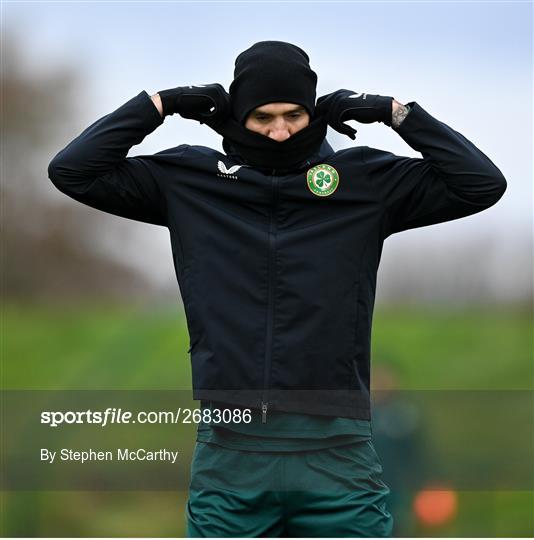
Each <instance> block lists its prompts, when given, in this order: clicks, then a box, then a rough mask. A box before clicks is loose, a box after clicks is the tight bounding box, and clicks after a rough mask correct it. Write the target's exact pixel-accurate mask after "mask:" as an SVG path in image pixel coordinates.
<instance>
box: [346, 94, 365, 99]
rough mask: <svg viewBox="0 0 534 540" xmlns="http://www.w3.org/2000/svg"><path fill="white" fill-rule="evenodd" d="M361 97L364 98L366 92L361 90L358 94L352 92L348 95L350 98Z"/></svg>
mask: <svg viewBox="0 0 534 540" xmlns="http://www.w3.org/2000/svg"><path fill="white" fill-rule="evenodd" d="M362 96H363V98H362V99H366V98H367V94H364V93H363V92H360V93H359V94H352V96H349V97H350V98H359V97H362Z"/></svg>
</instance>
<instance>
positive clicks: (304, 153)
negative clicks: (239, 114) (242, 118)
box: [206, 116, 327, 170]
mask: <svg viewBox="0 0 534 540" xmlns="http://www.w3.org/2000/svg"><path fill="white" fill-rule="evenodd" d="M206 124H207V125H209V121H208V122H206ZM210 127H211V128H212V129H213V130H215V131H216V132H217V133H219V135H222V136H223V148H224V150H225V152H227V153H228V151H229V149H230V148H232V149H234V150H235V151H236V152H237V153H238V154H239V155H240V156H241V157H242V158H243V160H244V161H245V162H246V163H247V164H248V165H251V166H253V167H259V168H262V169H280V170H285V169H292V168H294V167H298V166H299V165H301V164H302V163H304V162H305V161H306V159H308V158H309V157H311V156H312V155H313V154H314V153H316V152H317V151H318V150H319V147H320V146H321V144H322V142H323V141H324V139H325V137H326V129H327V120H326V118H325V117H324V116H318V117H316V118H315V119H314V120H313V121H312V122H310V124H309V125H308V126H307V127H305V128H303V129H301V130H300V131H298V132H297V133H295V134H294V135H292V136H291V137H289V139H286V140H285V141H282V142H278V141H275V140H273V139H270V138H269V137H266V136H265V135H261V134H259V133H256V132H254V131H251V130H250V129H247V128H246V127H245V126H242V125H241V124H239V123H238V122H236V121H235V120H234V119H233V118H232V117H228V118H226V119H225V121H224V122H223V123H222V124H219V125H212V126H210Z"/></svg>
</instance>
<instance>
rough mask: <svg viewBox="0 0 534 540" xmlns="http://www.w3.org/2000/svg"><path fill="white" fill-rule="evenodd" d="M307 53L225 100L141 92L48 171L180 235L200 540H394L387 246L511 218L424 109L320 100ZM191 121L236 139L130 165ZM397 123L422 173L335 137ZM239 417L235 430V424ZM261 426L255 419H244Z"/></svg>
mask: <svg viewBox="0 0 534 540" xmlns="http://www.w3.org/2000/svg"><path fill="white" fill-rule="evenodd" d="M316 82H317V76H316V74H315V72H314V71H313V70H312V69H311V68H310V65H309V58H308V56H307V55H306V53H305V52H304V51H303V50H302V49H300V48H299V47H296V46H294V45H291V44H288V43H284V42H277V41H266V42H260V43H256V44H255V45H253V46H252V47H250V48H249V49H247V50H246V51H244V52H243V53H241V54H240V55H239V56H238V58H237V60H236V64H235V71H234V80H233V82H232V84H231V86H230V92H229V95H228V94H226V92H225V91H224V89H223V88H222V87H221V86H220V85H218V84H213V85H204V86H196V87H195V86H193V87H178V88H174V89H169V90H164V91H161V92H158V93H157V94H155V95H153V96H151V97H149V95H148V94H147V93H146V92H144V91H143V92H141V93H140V94H139V95H138V96H136V97H134V98H132V99H131V100H130V101H128V102H127V103H125V104H124V105H123V106H122V107H120V108H119V109H117V110H116V111H114V112H112V113H110V114H108V115H107V116H105V117H103V118H101V119H100V120H98V121H97V122H96V123H94V124H93V125H92V126H90V127H89V128H87V129H86V130H85V131H84V132H83V133H82V134H81V135H80V136H79V137H78V138H76V139H75V140H74V141H73V142H71V143H70V144H69V145H68V146H67V147H66V148H65V149H64V150H63V151H61V152H60V153H59V154H58V155H57V156H56V157H55V158H54V159H53V160H52V162H51V163H50V166H49V176H50V178H51V180H52V182H54V184H55V185H56V186H57V187H58V189H60V190H61V191H63V192H64V193H66V194H68V195H69V196H71V197H73V198H74V199H76V200H78V201H81V202H83V203H85V204H88V205H90V206H93V207H95V208H99V209H101V210H104V211H106V212H110V213H113V214H116V215H119V216H124V217H128V218H131V219H136V220H139V221H145V222H148V223H154V224H158V225H163V226H166V227H168V228H169V230H170V236H171V245H172V252H173V258H174V264H175V268H176V274H177V279H178V283H179V287H180V290H181V293H182V298H183V301H184V307H185V311H186V315H187V324H188V330H189V335H190V345H191V347H190V349H189V351H190V352H191V362H192V374H193V397H194V399H198V400H201V406H202V407H203V408H204V409H205V411H206V412H208V413H209V414H210V420H209V421H207V422H202V423H200V425H199V428H198V435H197V444H196V447H195V455H194V459H193V463H192V469H191V485H190V496H189V501H188V504H187V509H186V516H187V528H188V535H189V536H246V537H255V536H290V537H292V536H314V537H315V536H335V537H339V536H344V537H354V536H389V535H390V534H391V531H392V518H391V515H390V514H389V512H388V511H387V508H386V503H385V501H386V496H387V494H388V488H387V487H386V486H385V485H384V483H383V482H382V480H381V472H382V470H381V465H380V461H379V459H378V457H377V455H376V452H375V451H374V448H373V445H372V440H371V423H370V418H371V416H370V406H369V384H370V334H371V319H372V312H373V305H374V296H375V284H376V273H377V269H378V265H379V261H380V255H381V251H382V245H383V241H384V240H385V239H386V238H387V237H388V236H390V235H392V234H394V233H397V232H400V231H403V230H406V229H410V228H414V227H422V226H426V225H431V224H434V223H440V222H444V221H449V220H452V219H457V218H460V217H464V216H468V215H471V214H474V213H476V212H480V211H482V210H484V209H486V208H488V207H490V206H492V205H493V204H495V203H496V202H497V201H498V200H499V199H500V198H501V196H502V195H503V193H504V191H505V189H506V181H505V179H504V178H503V175H502V174H501V173H500V171H499V170H498V169H497V167H495V165H494V164H493V163H492V162H491V161H490V160H489V159H488V157H487V156H485V155H484V154H483V153H482V152H481V151H480V150H478V149H477V148H476V147H475V146H474V145H473V144H472V143H471V142H469V141H468V140H467V139H466V138H465V137H463V136H462V135H461V134H459V133H458V132H456V131H454V130H453V129H452V128H450V127H449V126H447V125H446V124H443V123H442V122H440V121H438V120H437V119H435V118H433V117H432V116H431V115H430V114H428V113H427V112H426V111H425V110H424V109H423V108H422V107H421V106H420V105H418V104H417V103H416V102H412V103H409V104H408V105H402V104H400V103H399V102H397V101H396V100H394V99H393V98H392V97H384V96H378V95H369V94H365V93H356V92H352V91H348V90H339V91H336V92H333V93H332V94H328V95H327V96H323V97H322V98H319V100H318V101H317V103H316V101H315V98H316ZM175 113H178V114H180V115H181V116H182V117H184V118H190V119H194V120H197V121H200V122H201V123H205V124H206V125H208V126H209V127H211V128H212V129H214V130H215V131H216V132H217V133H219V134H221V135H222V136H223V148H224V150H225V154H222V153H219V152H216V151H215V150H212V149H210V148H206V147H202V146H190V145H187V144H182V145H180V146H177V147H175V148H170V149H168V150H164V151H162V152H158V153H157V154H154V155H145V156H137V157H131V158H126V157H125V156H126V154H127V152H128V150H129V149H130V148H131V147H132V146H133V145H135V144H138V143H140V142H141V141H142V140H143V138H144V137H146V136H147V135H148V134H149V133H151V132H152V131H153V130H154V129H156V127H158V126H159V125H161V123H162V122H163V121H164V119H165V118H166V117H168V116H170V115H172V114H175ZM346 120H356V121H359V122H361V123H371V122H382V123H384V124H385V125H387V126H388V127H391V128H392V129H394V130H395V131H396V132H397V133H398V134H399V135H400V136H401V137H402V138H403V139H404V141H405V142H406V143H408V144H409V145H410V146H411V147H412V148H414V149H415V150H417V151H419V152H421V154H422V155H423V158H407V157H400V156H396V155H394V154H392V153H389V152H384V151H381V150H377V149H373V148H369V147H366V146H356V147H353V148H349V149H345V150H341V151H339V152H334V151H333V150H332V148H331V147H330V145H329V144H328V142H327V141H326V139H325V135H326V129H327V125H328V124H329V125H330V126H332V127H333V128H334V129H336V130H337V131H339V132H341V133H345V134H347V135H348V136H350V137H351V138H354V135H355V133H356V131H355V130H354V129H353V128H352V127H350V126H348V125H347V124H345V123H344V122H345V121H346ZM225 410H226V411H227V410H231V411H233V412H234V413H235V411H237V412H238V413H239V414H237V416H232V421H231V422H221V421H220V413H221V411H225ZM246 411H250V412H251V418H252V420H251V421H250V422H248V421H244V420H243V419H244V418H245V417H244V416H243V414H242V413H244V412H246Z"/></svg>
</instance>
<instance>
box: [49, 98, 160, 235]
mask: <svg viewBox="0 0 534 540" xmlns="http://www.w3.org/2000/svg"><path fill="white" fill-rule="evenodd" d="M163 121H164V119H163V117H162V116H161V114H159V113H158V110H157V108H156V107H155V104H154V103H153V101H152V100H151V99H150V96H149V95H148V94H147V93H146V92H145V91H144V90H143V91H142V92H141V93H139V94H138V95H137V96H136V97H134V98H132V99H130V100H129V101H127V102H126V103H125V104H124V105H122V106H121V107H119V108H118V109H116V110H115V111H113V112H111V113H109V114H107V115H106V116H104V117H102V118H100V119H99V120H97V121H96V122H95V123H93V124H91V125H90V126H89V127H88V128H87V129H85V130H84V131H83V132H82V133H81V134H80V135H78V137H76V138H75V139H74V140H73V141H72V142H70V143H69V144H68V145H67V146H66V147H65V148H64V149H63V150H61V151H60V152H59V153H58V154H57V155H56V156H55V157H54V158H53V159H52V161H51V162H50V164H49V166H48V176H49V178H50V180H51V181H52V182H53V184H54V185H55V186H56V187H57V188H58V189H59V190H60V191H61V192H63V193H65V194H66V195H68V196H69V197H72V198H73V199H75V200H77V201H79V202H81V203H83V204H86V205H88V206H91V207H93V208H97V209H98V210H102V211H104V212H108V213H110V214H114V215H118V216H122V217H126V218H130V219H134V220H137V221H143V222H146V223H153V224H156V225H165V224H166V222H167V219H166V210H165V196H164V186H162V185H161V183H160V181H159V179H158V178H157V177H156V176H155V175H154V173H153V170H152V169H151V167H150V162H151V156H139V157H130V158H127V157H126V155H127V153H128V151H129V150H130V148H132V146H134V145H136V144H139V143H140V142H141V141H142V140H143V139H144V138H145V137H146V136H147V135H148V134H150V133H152V132H153V131H154V130H155V129H156V128H157V127H158V126H160V125H161V124H162V123H163Z"/></svg>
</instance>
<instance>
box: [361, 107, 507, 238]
mask: <svg viewBox="0 0 534 540" xmlns="http://www.w3.org/2000/svg"><path fill="white" fill-rule="evenodd" d="M408 105H410V107H411V110H410V112H409V113H408V115H407V116H406V118H405V119H404V121H403V122H402V124H401V125H400V126H399V128H398V129H397V130H396V131H397V132H398V133H399V135H400V136H401V137H402V138H403V139H404V140H405V141H406V143H408V144H409V145H410V146H411V147H412V148H413V149H414V150H417V151H418V152H420V153H421V154H422V156H423V158H408V157H400V156H397V155H395V154H392V153H391V152H384V151H382V150H376V149H374V148H369V147H366V146H365V147H362V149H361V151H362V154H361V156H362V160H363V162H364V163H365V166H366V169H367V174H368V177H369V179H370V182H371V183H372V184H373V187H374V188H375V189H376V192H377V196H378V197H379V199H380V201H381V203H382V205H383V207H384V217H385V220H384V232H383V236H384V238H386V237H387V236H389V235H391V234H393V233H396V232H400V231H404V230H406V229H414V228H416V227H424V226H426V225H432V224H435V223H442V222H444V221H450V220H453V219H458V218H461V217H465V216H469V215H471V214H475V213H477V212H481V211H482V210H485V209H486V208H489V207H490V206H492V205H493V204H495V203H496V202H497V201H498V200H499V199H500V198H501V197H502V195H503V194H504V192H505V190H506V180H505V178H504V176H503V175H502V173H501V171H500V170H499V169H498V168H497V167H496V166H495V165H494V164H493V163H492V162H491V161H490V159H489V158H488V157H487V156H486V155H485V154H483V153H482V152H481V151H480V150H479V149H478V148H477V147H476V146H475V145H474V144H473V143H471V142H470V141H468V140H467V139H466V138H465V137H464V136H463V135H461V134H460V133H458V132H457V131H455V130H454V129H452V128H450V127H449V126H447V125H446V124H444V123H443V122H440V121H439V120H436V119H435V118H434V117H433V116H431V115H430V114H429V113H427V112H426V111H425V110H424V109H423V108H422V107H420V106H419V105H418V104H417V103H415V102H412V103H409V104H408Z"/></svg>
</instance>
